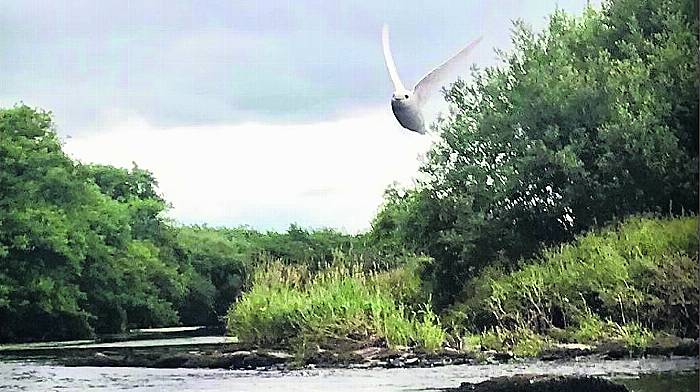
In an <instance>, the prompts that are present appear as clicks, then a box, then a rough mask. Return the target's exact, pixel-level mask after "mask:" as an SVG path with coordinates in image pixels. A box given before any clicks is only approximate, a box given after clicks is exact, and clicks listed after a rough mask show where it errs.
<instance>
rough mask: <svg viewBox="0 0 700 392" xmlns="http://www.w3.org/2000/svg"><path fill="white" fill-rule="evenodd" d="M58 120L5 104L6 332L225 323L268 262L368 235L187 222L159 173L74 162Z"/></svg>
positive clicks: (311, 263)
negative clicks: (169, 212) (165, 193)
mask: <svg viewBox="0 0 700 392" xmlns="http://www.w3.org/2000/svg"><path fill="white" fill-rule="evenodd" d="M51 121H52V119H51V115H50V114H49V113H46V112H43V111H39V110H34V109H31V108H29V107H27V106H17V107H14V108H11V109H5V110H0V340H5V341H7V340H22V339H30V338H34V339H49V338H51V339H60V338H77V337H85V336H90V335H92V334H93V333H118V332H123V331H125V330H126V329H128V328H133V327H154V326H164V325H175V324H178V323H182V324H187V325H193V324H196V325H200V324H208V325H211V324H214V323H220V322H222V320H221V319H220V318H221V317H222V316H224V315H225V313H226V310H227V309H228V307H229V306H230V304H231V303H232V302H233V301H234V300H235V299H236V298H237V296H238V295H239V294H240V293H241V290H243V289H244V287H245V286H246V282H247V280H248V270H249V266H251V265H254V264H256V263H257V262H258V260H261V259H262V260H267V259H281V260H284V261H286V262H299V261H304V263H306V264H308V267H309V268H310V269H312V270H315V269H318V268H319V267H320V266H323V265H325V264H326V263H327V262H328V261H330V260H331V259H332V257H333V255H332V254H333V252H338V251H351V249H353V248H360V247H362V244H363V242H364V240H363V238H362V237H354V236H349V235H345V234H342V233H339V232H336V231H333V230H318V231H313V232H309V231H307V230H304V229H302V228H299V227H297V226H291V227H290V229H289V230H288V231H287V232H286V233H283V234H280V233H274V232H271V233H261V232H258V231H255V230H252V229H249V228H244V227H241V228H232V229H213V228H208V227H201V226H180V225H178V224H176V223H174V222H171V221H169V220H168V219H166V218H165V217H164V215H163V212H164V211H165V210H166V209H167V207H168V205H167V202H166V201H165V200H164V199H163V198H162V197H161V196H160V195H159V194H158V193H157V190H156V186H157V183H156V180H155V179H154V178H153V176H152V175H151V173H149V172H147V171H145V170H142V169H139V168H138V167H134V168H132V169H131V170H126V169H121V168H115V167H111V166H102V165H83V164H80V163H78V162H76V161H74V160H72V159H71V158H70V157H68V156H66V154H65V153H64V152H63V151H62V150H61V143H60V141H59V139H58V138H57V136H56V133H55V132H54V131H53V129H52V122H51ZM366 259H367V260H368V262H373V261H371V260H373V258H372V257H371V255H369V254H368V255H367V258H366ZM374 260H377V258H376V257H375V258H374Z"/></svg>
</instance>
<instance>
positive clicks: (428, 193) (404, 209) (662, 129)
mask: <svg viewBox="0 0 700 392" xmlns="http://www.w3.org/2000/svg"><path fill="white" fill-rule="evenodd" d="M696 7H697V4H696V3H695V2H693V1H690V0H684V1H671V0H661V1H650V0H649V1H646V0H616V1H609V2H606V3H604V4H603V7H602V10H600V11H595V10H593V9H590V8H589V9H587V10H586V11H585V12H584V15H583V16H582V17H580V18H574V17H571V16H568V15H566V14H565V13H563V12H559V11H558V12H556V13H554V14H553V15H552V17H551V20H550V23H549V26H548V27H547V28H546V29H545V31H544V32H542V33H541V34H534V33H533V32H532V31H531V30H530V29H529V28H527V27H526V26H525V25H524V24H523V23H521V22H518V23H516V26H515V32H514V36H513V43H514V50H513V51H512V52H511V53H509V54H505V53H501V58H502V61H503V63H502V64H501V65H500V66H499V67H493V68H487V69H485V70H483V71H478V70H476V71H474V73H473V81H472V82H471V83H466V82H463V81H460V82H457V83H455V84H454V85H453V86H452V87H451V88H450V89H448V90H447V91H446V95H445V96H446V99H447V101H448V102H449V103H450V104H451V112H450V114H449V115H448V116H447V117H446V118H445V119H444V120H442V121H439V122H438V123H437V124H436V128H437V130H438V131H439V133H440V140H439V142H438V143H437V144H436V145H435V146H434V148H433V149H432V150H431V151H430V153H429V155H428V160H427V163H426V164H425V165H424V166H423V168H422V171H423V172H425V174H426V175H427V178H428V179H427V180H426V181H424V182H423V183H422V184H421V185H420V186H419V187H418V188H417V189H414V190H409V191H407V192H406V193H405V194H401V193H399V192H390V193H389V195H388V197H387V202H386V206H385V208H384V209H383V210H382V211H381V212H380V213H379V215H378V216H377V218H376V219H375V222H374V229H373V230H374V232H375V233H374V236H375V237H376V238H381V239H383V240H386V241H397V242H403V243H406V244H407V245H409V246H411V247H412V249H414V250H416V251H418V252H424V253H426V254H428V255H430V256H432V257H434V258H435V261H436V262H435V263H434V270H433V271H432V274H433V279H434V280H435V287H436V288H438V290H437V292H436V293H435V294H436V295H435V297H436V299H437V302H438V304H439V305H445V304H448V303H450V302H451V301H452V299H453V298H454V295H456V294H457V293H458V292H459V290H460V288H461V287H462V286H463V284H464V282H465V280H466V279H467V278H468V277H470V276H473V274H474V273H475V272H476V271H478V270H480V269H481V268H483V266H485V265H488V264H492V263H496V264H504V265H506V266H509V265H513V263H514V262H515V261H517V260H518V259H519V258H521V257H528V256H530V255H532V254H533V253H535V252H537V251H538V249H541V247H542V246H543V245H548V244H556V243H561V242H564V241H569V240H571V239H572V238H573V236H574V235H575V234H577V233H579V232H582V231H585V230H588V229H589V228H591V227H595V226H597V225H601V224H603V223H605V222H608V221H611V220H615V219H619V218H621V217H625V216H628V215H631V214H636V213H642V212H669V210H670V212H671V213H674V214H679V213H681V212H682V211H694V212H696V211H697V205H698V174H697V172H698V171H697V168H698V132H697V130H698V119H697V113H698V77H697V65H698V64H697V56H696V51H697V47H698V35H697V31H698V21H697V16H696V15H697V8H696Z"/></svg>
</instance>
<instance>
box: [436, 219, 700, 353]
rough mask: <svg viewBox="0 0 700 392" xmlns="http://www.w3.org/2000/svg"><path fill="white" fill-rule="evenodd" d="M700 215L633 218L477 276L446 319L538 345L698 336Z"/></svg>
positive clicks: (493, 338) (482, 336) (479, 336)
mask: <svg viewBox="0 0 700 392" xmlns="http://www.w3.org/2000/svg"><path fill="white" fill-rule="evenodd" d="M697 260H698V222H697V218H696V217H689V218H678V219H652V218H632V219H629V220H627V221H626V222H624V223H622V224H620V225H617V226H614V227H608V228H606V229H603V230H601V231H598V232H594V233H589V234H587V235H583V236H581V237H579V238H578V239H577V240H576V241H575V242H574V243H571V244H568V245H563V246H560V247H557V248H554V249H549V250H547V251H545V252H544V253H543V254H542V256H541V257H540V258H537V259H535V260H530V261H527V262H525V263H523V266H522V267H521V268H520V269H518V270H517V271H515V272H512V273H508V274H506V273H503V272H501V271H498V270H497V269H491V270H490V271H487V272H485V273H484V274H482V275H481V276H479V277H478V278H476V279H474V280H472V281H470V282H469V283H468V284H467V286H466V289H465V291H464V293H463V295H462V298H463V301H462V302H461V303H459V304H458V305H455V306H454V307H453V308H452V309H450V311H448V316H447V320H446V321H447V323H448V324H449V325H451V326H452V327H453V328H452V332H453V334H455V335H458V336H462V335H466V336H470V337H467V338H463V339H461V340H460V341H464V342H467V343H468V344H469V343H471V344H481V345H483V346H487V347H490V348H496V349H503V348H511V349H514V350H515V351H520V352H522V353H526V354H527V353H529V354H536V353H537V352H539V351H540V349H542V348H543V347H545V346H546V345H547V344H548V343H551V342H571V343H600V342H605V341H614V342H619V343H622V344H624V345H625V346H627V347H630V348H632V349H635V348H642V347H644V346H646V345H647V344H649V343H650V342H651V341H652V340H653V339H654V338H655V337H659V336H663V335H675V336H683V337H697V334H698V305H699V298H700V293H699V291H698V281H697Z"/></svg>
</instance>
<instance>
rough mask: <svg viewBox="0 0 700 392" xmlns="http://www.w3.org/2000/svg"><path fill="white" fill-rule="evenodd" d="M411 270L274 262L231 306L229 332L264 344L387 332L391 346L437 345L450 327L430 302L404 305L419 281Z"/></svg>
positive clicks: (303, 342) (258, 273) (357, 337)
mask: <svg viewBox="0 0 700 392" xmlns="http://www.w3.org/2000/svg"><path fill="white" fill-rule="evenodd" d="M406 274H407V272H406V271H397V270H390V271H385V272H372V271H370V272H367V271H364V270H363V269H362V268H360V267H359V266H358V265H353V264H352V263H348V262H335V263H333V264H332V265H331V266H330V267H328V268H326V269H324V270H322V271H320V272H318V273H316V274H311V273H309V271H308V270H306V269H305V268H304V267H303V266H298V265H297V266H290V265H284V264H282V263H280V262H269V263H266V264H264V265H262V266H260V267H259V268H258V269H257V270H256V271H255V273H254V276H253V282H252V287H251V289H250V290H249V291H248V292H246V293H245V294H244V295H243V296H242V297H241V299H240V300H239V301H238V302H237V303H235V304H234V305H233V306H232V307H231V309H230V310H229V313H228V329H229V333H230V334H232V335H235V336H238V338H239V339H240V340H241V341H244V342H248V343H251V344H256V345H260V346H266V347H274V346H293V347H300V346H306V345H308V344H310V343H316V344H323V342H326V341H337V340H338V339H355V340H369V339H377V338H379V339H381V338H383V339H386V341H387V343H388V344H389V345H390V346H394V347H396V346H415V347H418V348H421V349H424V350H428V351H434V350H437V349H439V348H440V346H441V345H442V343H443V341H444V340H445V337H446V335H445V332H444V330H443V328H442V327H441V325H440V321H439V320H438V317H437V315H435V313H433V311H432V310H431V308H430V306H429V305H422V306H418V307H416V308H415V309H416V310H412V309H409V308H407V307H406V306H405V305H404V304H403V301H405V300H408V299H409V297H410V298H415V295H416V293H417V292H418V291H419V288H418V285H420V280H419V279H417V278H414V277H410V276H406Z"/></svg>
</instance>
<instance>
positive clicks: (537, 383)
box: [448, 376, 629, 392]
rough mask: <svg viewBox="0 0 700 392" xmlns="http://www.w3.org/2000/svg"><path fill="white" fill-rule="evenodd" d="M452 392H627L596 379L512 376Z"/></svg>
mask: <svg viewBox="0 0 700 392" xmlns="http://www.w3.org/2000/svg"><path fill="white" fill-rule="evenodd" d="M448 391H452V392H467V391H474V392H629V390H628V389H627V387H625V386H624V385H620V384H615V383H614V382H612V381H610V380H606V379H603V378H598V377H574V376H567V377H563V376H556V377H554V376H514V377H498V378H494V379H492V380H488V381H484V382H481V383H478V384H472V383H462V385H460V386H459V388H455V389H448Z"/></svg>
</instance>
